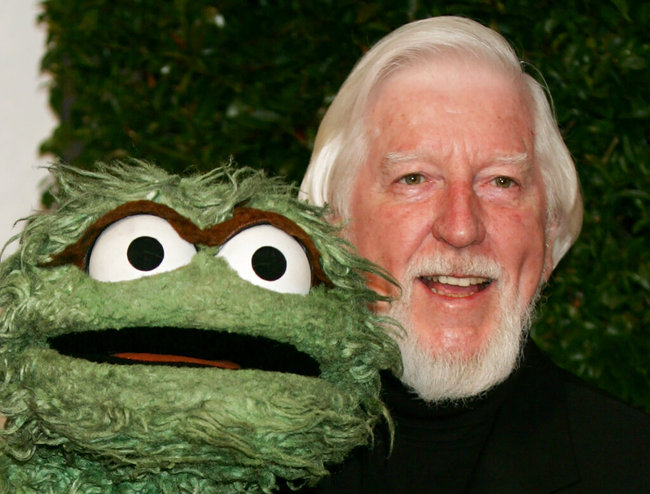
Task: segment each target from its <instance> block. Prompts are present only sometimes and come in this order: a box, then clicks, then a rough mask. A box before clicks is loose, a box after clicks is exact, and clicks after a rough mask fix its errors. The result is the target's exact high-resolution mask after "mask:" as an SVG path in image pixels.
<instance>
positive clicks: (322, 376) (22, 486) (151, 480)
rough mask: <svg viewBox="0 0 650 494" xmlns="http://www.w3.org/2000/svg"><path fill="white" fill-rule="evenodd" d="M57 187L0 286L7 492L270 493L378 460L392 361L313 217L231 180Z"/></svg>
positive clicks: (359, 277) (86, 179) (251, 177)
mask: <svg viewBox="0 0 650 494" xmlns="http://www.w3.org/2000/svg"><path fill="white" fill-rule="evenodd" d="M52 171H53V174H54V176H55V186H54V191H55V195H56V203H57V207H56V208H55V209H54V210H52V211H49V212H47V213H43V214H36V215H34V216H32V217H30V218H28V220H27V223H26V225H25V228H24V230H23V232H22V234H21V236H20V247H19V250H18V252H16V253H15V254H14V255H12V256H10V257H9V258H8V259H7V260H6V261H5V262H3V263H2V265H1V267H0V276H1V278H0V307H2V309H1V310H2V313H1V314H0V414H2V415H4V417H6V423H5V425H4V428H3V429H2V430H0V492H12V493H14V492H15V493H19V492H39V493H40V492H53V493H59V492H79V493H88V492H94V493H107V492H108V493H110V492H120V493H122V492H151V493H158V492H169V493H172V492H173V493H176V492H193V493H199V492H224V493H229V492H273V491H274V490H275V489H276V488H277V487H278V485H280V484H281V483H282V482H285V481H286V482H287V483H288V485H289V486H292V487H297V486H300V485H304V484H313V483H315V482H317V481H318V479H320V478H322V477H323V476H325V475H326V474H327V468H328V465H332V464H335V463H337V462H340V461H342V460H343V459H344V457H345V456H346V454H347V453H348V452H349V451H350V450H351V449H352V448H354V447H357V446H359V445H365V444H369V443H370V442H371V440H372V429H373V426H374V425H375V424H376V423H377V422H378V421H379V420H380V419H381V418H382V416H383V417H386V412H385V408H384V407H383V405H382V403H381V401H380V399H379V386H380V384H379V372H380V370H381V369H391V370H392V371H393V372H399V366H400V363H399V356H398V350H397V348H396V345H395V344H394V342H393V340H392V338H391V337H390V336H389V335H388V334H387V333H388V331H391V330H392V329H391V326H390V324H389V323H388V322H387V321H384V320H382V318H381V317H379V316H376V315H373V314H372V313H371V312H370V310H369V309H368V307H369V306H370V305H371V304H372V303H373V302H375V301H376V300H377V296H376V295H375V294H374V293H373V292H372V291H370V290H368V289H367V288H366V287H365V284H364V279H365V278H364V277H365V275H366V274H367V273H368V272H372V271H373V267H372V266H371V265H369V264H368V263H366V262H365V261H364V260H362V259H360V258H358V257H357V256H355V255H354V254H353V253H352V252H351V251H350V249H349V248H348V247H347V245H346V244H345V242H344V241H342V240H340V239H339V238H338V237H337V236H336V235H335V232H334V231H333V229H332V228H331V227H329V226H328V225H327V223H326V222H325V221H324V220H323V218H322V211H320V210H319V209H317V208H314V207H311V206H308V205H305V204H302V203H299V202H298V201H297V200H295V199H294V198H293V196H294V195H295V190H294V189H293V188H291V187H289V186H286V185H284V184H282V183H281V182H280V181H278V180H275V179H269V178H266V177H264V176H263V174H261V173H259V172H253V171H251V170H241V169H234V168H232V167H224V168H220V169H217V170H214V171H212V172H210V173H208V174H204V175H195V176H188V177H179V176H176V175H170V174H167V173H166V172H164V171H163V170H161V169H159V168H156V167H154V166H151V165H148V164H146V163H142V162H138V161H135V160H134V161H129V162H127V163H121V164H120V163H116V164H114V165H111V166H104V165H99V166H98V167H97V169H96V170H95V171H92V172H90V171H81V170H76V169H73V168H70V167H66V166H62V165H58V166H55V167H53V170H52ZM280 479H283V480H280Z"/></svg>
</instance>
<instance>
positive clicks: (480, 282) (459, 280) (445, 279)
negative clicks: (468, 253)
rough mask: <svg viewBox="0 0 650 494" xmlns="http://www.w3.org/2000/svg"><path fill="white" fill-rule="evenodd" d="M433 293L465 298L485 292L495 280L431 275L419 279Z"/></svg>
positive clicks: (477, 277) (478, 277)
mask: <svg viewBox="0 0 650 494" xmlns="http://www.w3.org/2000/svg"><path fill="white" fill-rule="evenodd" d="M418 279H419V280H420V281H421V282H422V283H423V284H424V285H426V287H427V288H428V289H429V290H431V292H432V293H435V294H437V295H443V296H445V297H453V298H463V297H470V296H472V295H474V294H475V293H478V292H480V291H483V290H485V289H486V288H487V287H488V286H489V285H490V283H492V282H493V281H494V280H493V279H491V278H483V277H480V276H449V275H431V276H420V277H419V278H418Z"/></svg>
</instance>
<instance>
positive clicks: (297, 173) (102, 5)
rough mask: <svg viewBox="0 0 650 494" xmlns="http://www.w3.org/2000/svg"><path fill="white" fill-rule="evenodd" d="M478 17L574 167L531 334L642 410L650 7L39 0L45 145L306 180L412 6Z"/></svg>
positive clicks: (79, 155)
mask: <svg viewBox="0 0 650 494" xmlns="http://www.w3.org/2000/svg"><path fill="white" fill-rule="evenodd" d="M443 14H455V15H464V16H468V17H471V18H474V19H476V20H478V21H480V22H482V23H484V24H486V25H488V26H490V27H493V28H495V29H496V30H498V31H499V32H501V33H502V34H503V35H504V36H505V37H506V38H507V39H508V40H509V41H510V42H511V43H512V44H513V46H514V47H515V48H516V50H517V51H518V53H519V55H520V56H521V58H522V59H524V60H526V61H527V62H529V63H530V72H531V74H533V75H534V76H536V77H538V78H540V77H541V76H540V74H543V77H544V78H545V80H546V82H547V84H548V86H549V88H550V90H551V93H552V94H553V98H554V104H555V108H556V112H557V116H558V120H559V122H560V126H561V128H562V131H563V133H564V136H565V139H566V142H567V144H568V146H569V148H570V149H571V152H572V154H573V156H574V157H575V160H576V163H577V166H578V169H579V173H580V176H581V180H582V184H583V189H584V195H585V206H586V216H585V222H584V228H583V233H582V236H581V238H580V240H579V241H578V243H577V244H576V246H575V247H574V248H573V249H572V251H571V252H570V254H569V255H568V256H567V258H565V260H563V261H562V263H561V264H560V267H559V268H558V270H557V271H556V272H555V274H554V275H553V277H552V279H551V285H550V287H549V288H548V289H547V291H546V294H547V296H546V298H545V300H544V303H543V305H542V308H541V310H540V314H539V322H538V324H537V325H536V329H535V332H534V337H535V339H536V340H537V342H538V343H539V344H540V345H541V346H542V347H543V348H544V349H545V350H546V351H548V352H549V353H550V354H551V356H552V357H553V358H554V360H556V362H558V363H559V364H560V365H562V366H564V367H566V368H568V369H570V370H572V371H574V372H576V373H578V374H579V375H581V376H582V377H584V378H586V379H587V380H590V381H592V382H594V383H596V384H597V385H599V386H600V387H602V388H604V389H607V390H609V391H610V392H612V393H613V394H615V395H618V396H619V397H621V398H623V399H624V400H626V401H628V402H631V403H633V404H636V405H637V406H640V407H643V408H645V409H646V410H648V411H650V389H649V386H648V383H649V382H650V378H649V371H650V337H649V336H648V334H647V331H648V330H649V329H650V311H649V310H648V307H649V301H650V254H649V252H648V251H649V250H650V248H649V247H650V242H649V240H650V159H649V158H650V151H649V149H650V146H649V140H650V126H649V124H648V122H649V118H650V95H649V92H648V87H650V75H649V72H650V71H649V70H648V61H649V60H650V37H649V35H648V29H647V27H648V26H650V4H649V3H648V2H641V1H636V0H611V1H600V2H590V1H588V0H564V1H562V2H558V1H548V0H547V1H544V0H521V1H516V2H515V1H495V0H474V1H467V0H466V1H458V2H440V1H437V2H433V1H418V0H405V1H388V0H383V1H375V2H363V1H358V0H309V1H300V0H293V1H291V0H278V1H270V0H248V1H245V0H222V1H216V0H212V1H210V0H168V1H163V2H161V1H159V0H76V1H75V2H70V1H68V0H46V1H44V2H43V15H42V17H41V20H42V21H43V22H44V23H46V24H47V28H48V33H49V40H48V46H47V53H46V55H45V57H44V59H43V68H44V70H45V71H47V72H49V73H51V75H52V77H53V81H52V87H51V104H52V107H53V109H54V111H55V112H56V113H57V114H58V116H59V118H60V124H59V126H58V127H57V128H56V130H55V131H54V133H53V135H52V136H51V138H50V139H48V140H47V141H46V142H44V143H43V145H42V151H43V152H46V153H52V154H54V155H57V156H60V157H62V158H63V159H64V160H65V161H68V162H69V163H71V164H73V165H75V166H79V167H92V166H93V162H94V161H95V160H102V161H110V160H111V159H114V158H120V157H124V156H126V155H133V156H136V157H139V158H144V159H148V160H151V161H154V162H156V163H158V164H159V165H160V166H162V167H164V168H166V169H168V170H172V171H183V170H185V169H186V168H188V167H191V168H192V169H194V170H207V169H209V168H211V167H213V166H215V165H216V164H218V163H220V162H222V161H224V160H226V159H227V158H228V157H229V156H231V155H232V156H234V158H235V160H236V161H237V162H238V163H240V164H244V165H249V166H254V167H263V168H266V169H267V170H269V171H270V172H271V173H274V174H281V175H284V176H286V177H288V178H289V179H290V180H299V179H300V177H301V176H302V173H303V171H304V168H305V166H306V163H307V162H308V159H309V154H310V147H311V145H312V142H313V138H314V135H315V132H316V129H317V125H318V122H319V120H320V118H321V117H322V115H323V113H324V111H325V109H326V108H327V105H328V103H329V102H330V101H331V99H332V97H333V96H334V94H335V93H336V91H337V89H338V87H339V85H340V84H341V82H342V81H343V79H344V78H345V76H346V75H347V73H348V72H349V71H350V69H351V68H352V66H353V64H354V63H355V61H356V60H357V59H358V58H359V56H360V55H362V54H363V53H364V51H365V50H367V49H368V47H369V46H371V45H372V44H373V43H374V42H375V41H377V40H378V39H379V38H381V37H382V36H383V35H385V34H386V33H388V32H389V31H391V30H393V29H394V28H396V27H398V26H400V25H401V24H404V23H406V22H408V21H411V20H415V19H419V18H423V17H428V16H431V15H443Z"/></svg>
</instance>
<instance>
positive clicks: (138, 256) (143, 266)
mask: <svg viewBox="0 0 650 494" xmlns="http://www.w3.org/2000/svg"><path fill="white" fill-rule="evenodd" d="M126 256H127V257H128V259H129V262H130V263H131V265H132V266H133V267H134V268H135V269H137V270H139V271H151V270H152V269H156V268H157V267H158V266H160V263H162V261H163V258H164V257H165V249H163V246H162V245H161V244H160V242H158V240H156V239H155V238H151V237H138V238H136V239H135V240H134V241H133V242H131V244H130V245H129V249H128V250H127V252H126Z"/></svg>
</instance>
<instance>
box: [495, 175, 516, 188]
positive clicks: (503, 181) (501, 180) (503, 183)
mask: <svg viewBox="0 0 650 494" xmlns="http://www.w3.org/2000/svg"><path fill="white" fill-rule="evenodd" d="M493 182H494V185H496V186H497V187H499V188H501V189H509V188H510V187H512V186H513V185H516V182H515V181H514V180H513V179H512V178H510V177H497V178H495V179H494V180H493Z"/></svg>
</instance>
